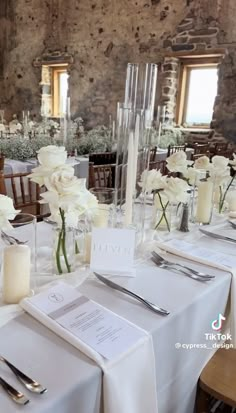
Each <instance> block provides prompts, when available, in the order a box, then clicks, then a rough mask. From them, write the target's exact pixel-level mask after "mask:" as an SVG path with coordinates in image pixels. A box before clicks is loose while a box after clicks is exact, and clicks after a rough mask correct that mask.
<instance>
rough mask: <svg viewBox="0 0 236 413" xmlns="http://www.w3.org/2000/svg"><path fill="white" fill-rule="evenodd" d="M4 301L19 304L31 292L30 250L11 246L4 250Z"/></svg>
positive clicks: (19, 246)
mask: <svg viewBox="0 0 236 413" xmlns="http://www.w3.org/2000/svg"><path fill="white" fill-rule="evenodd" d="M2 265H3V267H2V275H3V300H4V302H5V303H7V304H17V303H19V301H20V300H21V299H22V298H24V297H26V296H27V295H28V294H29V292H30V248H29V247H28V245H10V246H9V247H5V248H4V250H3V264H2Z"/></svg>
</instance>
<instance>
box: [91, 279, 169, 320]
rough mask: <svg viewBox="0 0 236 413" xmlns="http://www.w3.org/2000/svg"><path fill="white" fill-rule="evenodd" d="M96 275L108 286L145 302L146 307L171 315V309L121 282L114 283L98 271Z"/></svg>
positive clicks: (158, 312)
mask: <svg viewBox="0 0 236 413" xmlns="http://www.w3.org/2000/svg"><path fill="white" fill-rule="evenodd" d="M94 274H95V275H96V277H97V278H98V279H99V280H100V281H102V282H103V283H104V284H106V285H107V286H108V287H110V288H113V289H114V290H118V291H120V292H122V293H124V294H127V295H130V296H131V297H133V298H135V299H136V300H138V301H140V302H141V303H142V304H144V305H145V306H146V307H148V308H149V310H152V311H154V312H155V313H157V314H161V315H169V314H170V313H169V311H167V310H164V309H163V308H161V307H158V306H157V305H156V304H153V303H151V302H150V301H148V300H146V299H145V298H143V297H142V296H141V295H137V294H135V293H134V292H133V291H130V290H127V288H124V287H122V286H121V285H119V284H116V283H114V282H113V281H111V280H109V279H108V278H105V277H103V276H102V275H100V274H98V273H97V272H94Z"/></svg>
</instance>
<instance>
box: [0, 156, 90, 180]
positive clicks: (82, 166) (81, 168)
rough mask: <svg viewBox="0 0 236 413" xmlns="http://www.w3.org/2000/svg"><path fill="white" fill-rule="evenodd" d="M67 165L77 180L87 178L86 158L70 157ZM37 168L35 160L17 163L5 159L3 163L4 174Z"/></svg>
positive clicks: (13, 160)
mask: <svg viewBox="0 0 236 413" xmlns="http://www.w3.org/2000/svg"><path fill="white" fill-rule="evenodd" d="M67 163H68V164H70V163H73V164H74V168H75V175H76V176H77V177H78V178H86V179H87V178H88V158H85V157H83V156H78V157H76V158H74V157H70V158H68V159H67ZM36 166H37V161H36V159H28V160H26V161H25V162H23V161H17V160H15V159H6V160H5V163H4V174H5V175H6V174H11V173H14V174H15V173H24V172H29V173H30V172H31V170H32V169H33V168H35V167H36Z"/></svg>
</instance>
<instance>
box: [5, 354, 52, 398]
mask: <svg viewBox="0 0 236 413" xmlns="http://www.w3.org/2000/svg"><path fill="white" fill-rule="evenodd" d="M0 361H2V362H3V363H5V364H6V365H7V366H8V367H9V369H10V370H11V371H12V372H13V373H14V374H15V376H16V377H17V379H18V380H19V381H20V382H21V383H23V384H24V386H25V387H26V388H27V389H28V390H29V391H31V392H33V393H39V394H43V393H46V391H47V389H46V388H45V387H43V386H42V385H41V384H39V383H38V382H37V381H35V380H33V379H31V378H30V377H28V376H26V375H25V374H24V373H23V372H22V371H20V370H19V369H18V368H17V367H15V366H13V364H11V363H10V362H9V361H8V360H6V359H5V358H4V357H2V356H0Z"/></svg>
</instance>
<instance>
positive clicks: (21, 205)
mask: <svg viewBox="0 0 236 413" xmlns="http://www.w3.org/2000/svg"><path fill="white" fill-rule="evenodd" d="M28 175H29V173H28V172H25V173H16V174H7V175H5V176H4V184H5V195H8V196H10V197H11V198H12V199H13V203H14V207H15V208H16V209H21V211H22V212H28V213H31V214H32V215H36V216H37V219H38V220H40V219H41V218H42V217H43V216H45V215H46V214H44V215H43V214H42V213H41V205H40V204H39V202H38V201H39V199H40V192H42V191H41V190H40V187H39V185H38V184H36V183H34V182H32V181H31V180H30V179H29V177H28Z"/></svg>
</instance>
